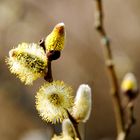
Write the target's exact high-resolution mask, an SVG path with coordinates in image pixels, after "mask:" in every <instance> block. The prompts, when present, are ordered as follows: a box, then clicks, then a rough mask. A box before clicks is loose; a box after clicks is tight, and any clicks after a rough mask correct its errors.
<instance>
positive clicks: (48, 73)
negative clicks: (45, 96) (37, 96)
mask: <svg viewBox="0 0 140 140" xmlns="http://www.w3.org/2000/svg"><path fill="white" fill-rule="evenodd" d="M44 79H45V80H46V81H47V82H52V81H53V77H52V67H51V61H48V72H47V73H46V75H45V76H44Z"/></svg>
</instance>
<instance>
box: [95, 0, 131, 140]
mask: <svg viewBox="0 0 140 140" xmlns="http://www.w3.org/2000/svg"><path fill="white" fill-rule="evenodd" d="M94 2H95V28H96V30H97V31H98V32H99V33H100V35H101V43H102V45H103V49H104V52H105V61H106V66H107V69H108V71H109V74H110V78H111V95H112V100H113V104H114V111H115V117H116V125H117V139H118V140H125V139H126V137H127V135H128V134H129V132H130V128H131V126H132V125H133V106H130V107H129V108H128V110H129V124H128V125H127V128H126V129H125V122H124V113H123V109H122V105H121V98H120V96H119V85H118V80H117V75H116V72H115V68H114V64H113V58H112V52H111V48H110V40H109V39H108V36H107V34H106V32H105V29H104V26H103V7H102V0H94Z"/></svg>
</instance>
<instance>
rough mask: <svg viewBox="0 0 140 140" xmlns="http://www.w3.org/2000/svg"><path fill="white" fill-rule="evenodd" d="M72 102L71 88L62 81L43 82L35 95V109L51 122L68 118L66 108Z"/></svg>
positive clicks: (69, 106)
mask: <svg viewBox="0 0 140 140" xmlns="http://www.w3.org/2000/svg"><path fill="white" fill-rule="evenodd" d="M73 103H74V99H73V90H72V88H71V87H70V86H68V85H67V84H65V83H64V82H63V81H53V82H51V83H45V84H44V85H43V86H42V87H41V88H40V89H39V91H38V92H37V95H36V109H37V110H38V112H39V114H40V116H41V117H42V119H43V120H45V121H47V122H52V123H53V124H55V123H57V122H62V121H63V120H64V119H65V118H68V114H67V110H70V109H71V108H72V106H73Z"/></svg>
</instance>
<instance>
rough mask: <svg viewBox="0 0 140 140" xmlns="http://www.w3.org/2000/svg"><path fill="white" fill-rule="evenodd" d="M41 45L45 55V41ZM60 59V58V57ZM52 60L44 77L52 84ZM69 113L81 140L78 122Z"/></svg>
mask: <svg viewBox="0 0 140 140" xmlns="http://www.w3.org/2000/svg"><path fill="white" fill-rule="evenodd" d="M39 45H40V46H41V47H42V48H43V49H44V51H45V53H46V48H45V45H44V39H41V40H40V41H39ZM46 55H47V57H48V54H46ZM58 58H59V56H58ZM51 62H52V61H51V60H48V67H47V68H48V71H47V72H46V75H45V76H44V79H45V80H46V81H47V82H52V81H53V76H52V68H51ZM67 113H68V117H69V119H70V120H71V122H72V124H73V126H74V128H75V131H76V135H77V137H78V138H79V140H81V136H80V133H79V130H78V123H77V122H76V120H75V119H74V118H73V117H72V116H71V114H70V113H69V112H68V111H67Z"/></svg>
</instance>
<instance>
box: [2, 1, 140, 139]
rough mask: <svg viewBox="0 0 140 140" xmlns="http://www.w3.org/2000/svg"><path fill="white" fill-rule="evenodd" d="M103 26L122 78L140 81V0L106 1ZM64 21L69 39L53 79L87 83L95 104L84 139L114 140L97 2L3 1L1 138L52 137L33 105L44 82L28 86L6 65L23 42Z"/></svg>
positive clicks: (135, 131) (137, 127)
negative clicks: (96, 21) (97, 24)
mask: <svg viewBox="0 0 140 140" xmlns="http://www.w3.org/2000/svg"><path fill="white" fill-rule="evenodd" d="M103 4H104V11H105V12H104V13H105V21H104V23H105V28H106V31H107V34H108V36H109V37H110V39H111V45H112V52H113V55H114V61H115V64H116V70H117V74H118V79H119V82H121V80H122V78H123V75H124V74H125V73H126V72H129V71H131V72H134V73H135V75H136V76H137V79H138V81H140V73H139V72H140V59H139V55H140V48H139V44H140V31H139V29H140V8H139V7H140V1H139V0H135V1H132V0H127V1H126V0H124V1H122V0H113V1H111V0H104V1H103ZM59 22H64V23H65V25H66V36H67V38H66V43H65V49H64V51H63V52H62V55H61V58H60V59H59V60H57V61H54V62H53V77H54V79H58V80H64V81H65V82H66V83H67V84H69V85H72V87H73V88H74V90H75V91H76V90H77V88H78V86H79V85H80V84H82V83H87V84H89V85H90V86H91V87H92V91H93V96H92V97H93V108H92V113H91V116H90V119H89V120H88V122H87V123H86V125H85V127H86V129H85V132H86V140H93V139H94V140H95V139H96V140H114V139H115V136H116V127H115V119H114V114H113V113H114V112H113V106H112V101H111V97H110V95H109V92H110V84H109V81H108V73H107V70H106V67H105V63H104V57H103V50H102V46H101V44H100V36H99V34H98V33H97V32H96V31H95V29H94V3H93V0H59V1H58V0H0V140H49V139H50V137H51V135H52V130H51V129H50V126H51V125H50V124H47V123H45V122H43V121H42V120H41V118H40V117H39V115H38V113H37V111H36V109H35V94H36V91H37V90H38V89H39V87H40V86H41V85H42V83H43V82H45V81H44V80H43V79H39V80H37V81H35V82H34V85H33V86H25V85H24V84H23V83H21V82H20V81H19V79H17V78H16V77H15V75H13V74H10V72H9V70H8V67H7V66H6V64H5V58H6V56H8V52H9V50H10V49H12V48H13V47H14V46H17V44H19V43H20V42H38V41H39V40H40V39H41V38H42V37H46V35H48V34H49V33H50V32H51V30H52V29H53V27H54V26H55V25H56V24H57V23H59ZM139 107H140V97H139V98H138V99H137V100H136V102H135V117H136V119H137V123H136V125H135V126H134V127H133V128H132V132H131V134H130V136H129V140H130V139H131V140H132V139H133V140H140V133H139V130H140V110H139Z"/></svg>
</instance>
